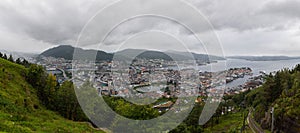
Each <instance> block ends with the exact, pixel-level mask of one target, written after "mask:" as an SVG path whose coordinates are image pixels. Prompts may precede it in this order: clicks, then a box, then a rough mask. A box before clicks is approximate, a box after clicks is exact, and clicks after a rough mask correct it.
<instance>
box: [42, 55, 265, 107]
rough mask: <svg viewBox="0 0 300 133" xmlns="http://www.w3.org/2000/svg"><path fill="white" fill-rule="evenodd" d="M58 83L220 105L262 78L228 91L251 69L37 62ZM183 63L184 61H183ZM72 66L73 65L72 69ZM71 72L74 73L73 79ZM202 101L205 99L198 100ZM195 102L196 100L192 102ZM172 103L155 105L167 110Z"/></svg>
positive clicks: (146, 63)
mask: <svg viewBox="0 0 300 133" xmlns="http://www.w3.org/2000/svg"><path fill="white" fill-rule="evenodd" d="M38 63H39V64H40V65H43V66H44V67H45V69H46V70H47V72H48V73H52V74H53V75H55V76H56V77H57V80H58V82H59V83H62V82H64V81H66V80H74V79H77V81H80V82H76V83H75V84H76V86H80V85H82V84H83V83H84V82H87V81H89V82H91V83H93V86H94V87H95V88H97V91H98V94H99V95H107V96H116V97H124V98H126V97H127V98H128V97H136V98H152V99H157V98H161V97H163V98H166V99H168V98H176V97H189V96H203V97H211V98H212V99H211V101H210V102H220V101H221V99H220V97H222V96H223V94H224V93H225V94H229V95H230V94H238V93H240V92H243V91H245V90H247V89H253V88H256V87H258V86H260V85H261V84H262V83H263V82H264V81H263V75H259V76H255V77H252V78H251V79H249V81H248V82H246V83H245V84H243V85H239V86H237V87H234V88H227V89H225V85H226V83H230V82H232V81H234V80H236V79H239V78H244V76H246V75H247V76H252V70H251V69H250V68H247V67H244V68H231V69H229V70H227V71H221V72H199V71H198V70H195V69H192V68H184V69H181V70H179V69H178V68H176V67H174V66H176V65H178V64H176V62H172V61H164V60H160V59H154V60H153V59H150V60H146V59H135V60H134V61H133V62H131V63H130V64H128V63H127V64H126V63H125V64H124V63H122V62H121V61H113V62H112V61H102V62H96V63H95V62H91V61H73V62H72V61H70V60H65V59H57V58H51V57H47V58H46V57H44V58H42V60H40V61H39V62H38ZM183 63H184V62H183ZM72 65H73V66H72ZM72 72H74V73H73V74H74V75H73V76H72ZM196 101H197V102H199V101H200V102H203V100H202V99H200V100H198V99H197V100H196ZM192 102H193V101H192ZM173 104H175V103H173V102H165V103H164V104H160V105H155V106H154V108H160V109H163V110H167V109H168V108H170V107H171V106H173Z"/></svg>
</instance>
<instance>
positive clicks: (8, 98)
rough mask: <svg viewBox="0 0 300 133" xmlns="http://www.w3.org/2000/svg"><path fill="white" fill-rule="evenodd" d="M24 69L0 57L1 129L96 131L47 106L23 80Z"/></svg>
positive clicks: (8, 130)
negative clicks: (40, 101)
mask: <svg viewBox="0 0 300 133" xmlns="http://www.w3.org/2000/svg"><path fill="white" fill-rule="evenodd" d="M26 71H27V70H26V68H24V67H23V66H20V65H17V64H14V63H11V62H9V61H6V60H3V59H0V132H1V131H4V132H96V130H94V129H92V128H91V127H90V126H89V125H88V124H82V123H78V122H73V121H70V120H66V119H65V118H63V117H61V116H59V115H58V114H56V113H55V112H53V111H49V110H46V109H45V107H43V106H42V105H41V104H40V103H39V100H38V98H37V95H36V91H35V89H34V88H32V87H31V85H29V84H28V83H27V82H26V81H25V78H24V75H25V74H26ZM101 132H102V131H101Z"/></svg>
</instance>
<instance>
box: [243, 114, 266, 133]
mask: <svg viewBox="0 0 300 133" xmlns="http://www.w3.org/2000/svg"><path fill="white" fill-rule="evenodd" d="M251 113H252V110H250V111H249V114H248V117H247V122H248V123H249V126H250V128H251V130H252V132H253V133H265V131H264V130H263V129H262V128H261V127H260V126H259V125H257V124H256V123H255V121H254V119H253V118H252V117H251Z"/></svg>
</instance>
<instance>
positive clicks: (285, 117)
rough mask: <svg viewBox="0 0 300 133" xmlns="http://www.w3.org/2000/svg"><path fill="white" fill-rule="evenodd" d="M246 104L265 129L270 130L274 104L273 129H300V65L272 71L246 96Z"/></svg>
mask: <svg viewBox="0 0 300 133" xmlns="http://www.w3.org/2000/svg"><path fill="white" fill-rule="evenodd" d="M246 103H247V105H248V106H252V107H254V109H255V111H254V119H255V120H256V121H257V123H259V124H260V125H261V126H262V127H263V128H264V129H268V130H271V123H272V121H271V118H272V117H271V113H270V112H271V108H272V107H274V121H275V122H274V131H277V132H300V118H299V116H300V65H297V66H296V67H295V68H294V69H292V70H289V69H283V70H281V71H279V72H277V73H276V74H275V75H272V74H270V75H269V76H268V77H267V78H266V83H265V84H264V85H263V86H262V87H260V88H258V89H256V90H254V91H251V92H250V93H249V94H247V95H246Z"/></svg>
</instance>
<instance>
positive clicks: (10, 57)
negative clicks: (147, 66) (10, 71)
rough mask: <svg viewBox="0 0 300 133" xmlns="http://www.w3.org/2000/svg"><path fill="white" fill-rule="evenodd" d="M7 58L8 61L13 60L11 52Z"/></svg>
mask: <svg viewBox="0 0 300 133" xmlns="http://www.w3.org/2000/svg"><path fill="white" fill-rule="evenodd" d="M8 60H9V61H10V62H14V58H13V57H12V55H11V54H10V55H9V58H8Z"/></svg>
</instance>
